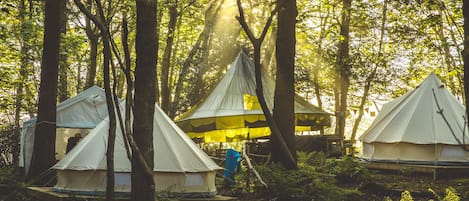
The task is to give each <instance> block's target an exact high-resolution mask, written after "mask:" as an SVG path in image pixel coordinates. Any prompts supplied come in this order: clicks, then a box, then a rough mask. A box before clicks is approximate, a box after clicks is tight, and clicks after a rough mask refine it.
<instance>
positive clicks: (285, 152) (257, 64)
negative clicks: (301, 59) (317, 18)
mask: <svg viewBox="0 0 469 201" xmlns="http://www.w3.org/2000/svg"><path fill="white" fill-rule="evenodd" d="M236 3H237V5H238V11H239V17H237V20H238V22H239V24H240V25H241V27H242V28H243V30H244V32H245V33H246V35H247V36H248V38H249V41H250V42H251V44H252V46H253V47H254V74H255V80H256V95H257V100H258V101H259V105H260V106H261V109H262V112H263V113H264V116H265V119H266V121H267V124H268V125H269V128H270V132H271V136H275V138H276V139H278V143H277V144H278V147H275V148H278V149H280V150H281V151H280V153H282V157H283V159H285V160H282V161H279V162H282V163H283V165H284V166H285V167H287V168H291V167H294V168H296V159H295V156H294V154H293V153H292V152H291V151H290V148H289V146H288V144H287V142H286V141H285V139H284V138H283V135H282V133H281V132H280V129H279V127H278V125H277V123H276V122H275V120H274V118H273V117H272V114H271V113H270V110H269V108H268V106H267V103H266V101H265V97H264V87H263V83H262V74H261V73H262V64H261V47H262V42H263V41H264V39H265V36H266V34H267V31H268V29H269V27H270V25H271V23H272V19H273V17H274V15H275V14H276V13H277V12H278V9H280V8H281V7H278V6H275V9H274V10H273V11H272V12H271V14H270V17H269V18H268V19H267V22H266V23H265V25H264V29H263V30H262V33H261V35H260V36H259V37H258V38H256V37H255V36H254V34H253V32H252V31H251V29H250V28H249V26H248V25H247V23H246V19H245V18H244V10H243V7H242V5H241V0H237V1H236ZM281 5H282V4H281ZM286 5H288V4H286ZM273 149H274V148H273V147H272V148H271V151H272V150H273ZM286 159H288V160H286ZM284 162H285V163H284Z"/></svg>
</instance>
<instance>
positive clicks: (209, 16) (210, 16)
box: [169, 0, 224, 117]
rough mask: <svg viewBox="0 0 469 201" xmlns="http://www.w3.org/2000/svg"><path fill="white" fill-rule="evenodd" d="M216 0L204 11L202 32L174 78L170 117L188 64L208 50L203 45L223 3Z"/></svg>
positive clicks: (178, 101) (222, 0)
mask: <svg viewBox="0 0 469 201" xmlns="http://www.w3.org/2000/svg"><path fill="white" fill-rule="evenodd" d="M218 1H219V0H217V1H213V2H212V3H211V4H210V5H209V7H208V8H207V10H206V11H205V26H204V30H203V31H202V33H200V34H199V37H198V38H197V40H196V42H195V44H194V45H193V46H192V48H191V50H190V51H189V55H188V56H187V58H186V59H185V60H184V63H183V64H182V69H181V72H180V73H179V76H178V79H177V80H176V82H177V83H176V89H175V91H174V99H173V103H172V106H171V112H170V113H169V116H170V117H174V116H175V115H176V109H177V108H179V107H178V106H179V104H180V102H181V100H180V99H181V93H182V92H181V91H182V87H183V83H184V82H185V81H186V77H187V73H188V71H189V67H190V65H191V64H194V63H196V62H195V61H194V60H195V58H194V57H195V55H196V54H197V53H198V52H200V51H203V52H207V51H208V50H206V49H204V48H203V47H205V46H206V45H204V44H205V43H208V42H207V41H209V40H210V35H211V32H212V30H213V26H214V23H215V22H214V21H215V17H216V16H217V14H218V11H219V10H220V8H221V5H223V2H224V0H221V2H220V3H218V4H217V2H218ZM207 46H208V45H207ZM202 54H204V53H202ZM197 82H198V81H196V83H197ZM197 86H199V85H197ZM197 88H200V87H197Z"/></svg>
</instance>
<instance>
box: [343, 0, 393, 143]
mask: <svg viewBox="0 0 469 201" xmlns="http://www.w3.org/2000/svg"><path fill="white" fill-rule="evenodd" d="M387 6H388V0H384V2H383V18H382V20H381V31H380V32H381V33H380V38H379V45H378V53H377V56H376V59H375V62H376V63H375V66H374V67H373V69H372V70H371V73H370V75H369V76H368V77H367V78H366V80H365V86H364V88H363V96H362V98H361V100H360V105H359V106H358V117H357V119H355V122H354V124H353V129H352V136H351V137H350V140H352V142H353V143H352V144H354V143H355V138H356V136H357V132H358V126H359V125H360V122H361V120H362V118H363V115H364V112H363V110H364V109H365V104H366V102H367V100H368V96H369V94H370V89H371V84H372V83H373V80H374V79H375V77H376V71H377V70H378V67H380V66H383V67H384V66H385V65H386V63H385V62H384V61H383V41H384V34H385V31H386V30H385V25H386V19H387V10H388V7H387Z"/></svg>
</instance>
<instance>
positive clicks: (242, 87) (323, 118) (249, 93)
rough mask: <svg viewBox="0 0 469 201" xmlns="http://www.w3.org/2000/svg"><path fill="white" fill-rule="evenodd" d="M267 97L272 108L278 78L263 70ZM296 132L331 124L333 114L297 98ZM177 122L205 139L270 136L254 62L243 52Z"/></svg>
mask: <svg viewBox="0 0 469 201" xmlns="http://www.w3.org/2000/svg"><path fill="white" fill-rule="evenodd" d="M262 83H263V86H264V96H265V99H266V102H267V105H268V107H269V108H270V109H272V107H273V102H274V101H273V100H274V89H275V81H274V80H273V79H272V78H271V77H269V75H267V73H266V72H263V73H262ZM294 104H295V125H296V130H297V131H311V130H319V129H321V128H323V127H325V126H329V125H330V114H329V113H327V112H325V111H323V110H321V109H319V108H318V107H316V106H314V105H312V104H310V103H309V102H307V101H305V100H304V99H302V98H301V97H300V96H298V95H296V97H295V103H294ZM176 123H177V124H178V126H179V127H181V129H182V130H184V131H185V132H186V133H187V134H188V135H189V136H190V137H191V138H199V139H204V141H205V142H226V141H238V140H243V139H248V138H259V137H264V136H268V135H270V130H269V128H268V126H267V122H266V119H265V117H264V113H263V112H262V109H261V107H260V105H259V102H258V100H257V96H256V81H255V72H254V63H253V62H252V61H251V59H250V58H249V56H248V55H247V54H246V53H244V52H243V51H241V52H240V53H239V55H238V56H237V57H236V59H235V60H234V62H233V63H232V64H231V67H230V68H229V69H228V71H227V72H226V74H225V76H224V77H223V78H222V79H221V80H220V82H219V83H218V85H217V86H216V87H215V88H214V89H213V91H212V92H211V93H210V94H209V95H208V96H207V97H206V98H205V99H204V100H202V101H201V102H200V103H199V104H198V105H195V106H194V107H193V108H192V109H191V110H189V111H188V112H186V113H185V114H183V115H181V116H180V117H179V118H177V120H176Z"/></svg>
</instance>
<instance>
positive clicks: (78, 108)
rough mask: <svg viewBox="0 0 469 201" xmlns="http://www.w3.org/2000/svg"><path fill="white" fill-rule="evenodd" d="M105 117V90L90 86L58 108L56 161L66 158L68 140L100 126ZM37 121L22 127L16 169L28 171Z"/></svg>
mask: <svg viewBox="0 0 469 201" xmlns="http://www.w3.org/2000/svg"><path fill="white" fill-rule="evenodd" d="M107 116H108V113H107V107H106V96H105V94H104V90H103V89H101V88H99V87H97V86H92V87H90V88H88V89H86V90H85V91H82V92H81V93H79V94H77V95H76V96H74V97H71V98H69V99H67V100H65V101H63V102H61V103H59V104H58V105H57V117H56V119H57V121H56V122H55V123H56V126H57V131H56V142H55V146H56V159H57V160H60V159H62V157H63V156H64V155H65V148H66V146H67V140H68V138H69V137H71V136H73V135H75V134H76V133H80V134H81V135H82V136H85V135H86V134H87V133H88V132H89V131H90V130H91V129H93V128H95V127H96V125H98V123H99V122H101V121H102V120H103V119H104V118H106V117H107ZM35 126H36V118H35V117H34V118H31V119H29V120H28V121H26V122H24V123H23V128H22V130H21V143H20V146H21V148H20V159H19V166H20V167H24V169H25V172H26V173H27V172H28V170H29V166H30V162H31V156H32V152H33V146H34V129H35Z"/></svg>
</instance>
